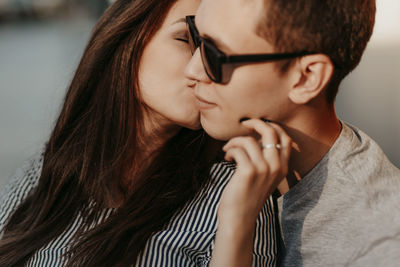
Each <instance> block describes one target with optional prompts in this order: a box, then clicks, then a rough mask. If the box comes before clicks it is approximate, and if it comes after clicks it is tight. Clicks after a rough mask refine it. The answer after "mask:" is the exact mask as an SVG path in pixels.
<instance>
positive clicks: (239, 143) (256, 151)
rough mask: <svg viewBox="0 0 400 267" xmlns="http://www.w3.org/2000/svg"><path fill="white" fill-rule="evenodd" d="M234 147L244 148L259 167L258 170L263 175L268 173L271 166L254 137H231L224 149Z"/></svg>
mask: <svg viewBox="0 0 400 267" xmlns="http://www.w3.org/2000/svg"><path fill="white" fill-rule="evenodd" d="M233 147H240V148H242V149H243V150H244V151H245V152H246V153H247V155H248V157H249V158H250V160H251V162H252V163H253V164H254V165H255V167H256V168H257V172H258V173H259V174H261V175H266V174H267V172H268V170H269V167H268V163H267V162H266V160H265V158H264V155H263V153H262V150H261V148H260V145H259V142H258V141H256V140H255V139H254V138H253V137H250V136H242V137H235V138H233V139H231V140H230V141H229V142H228V143H227V144H226V145H225V146H224V147H223V150H224V151H228V150H229V149H231V148H233Z"/></svg>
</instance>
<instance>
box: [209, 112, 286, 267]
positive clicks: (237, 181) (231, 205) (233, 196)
mask: <svg viewBox="0 0 400 267" xmlns="http://www.w3.org/2000/svg"><path fill="white" fill-rule="evenodd" d="M242 124H243V126H245V127H247V128H248V129H249V130H251V131H252V132H254V133H256V134H257V135H259V136H260V139H255V138H254V137H252V136H241V137H235V138H232V139H231V140H230V141H229V142H228V143H227V144H226V145H225V146H224V147H223V150H224V151H225V152H226V154H225V159H226V160H228V161H232V160H233V161H235V162H236V165H237V167H236V171H235V173H234V174H233V176H232V177H231V179H230V181H229V182H228V184H227V185H226V187H225V189H224V191H223V193H222V196H221V200H220V205H219V208H218V230H217V234H216V239H215V248H214V252H213V257H212V260H211V266H241V267H244V266H251V263H252V250H253V238H254V237H253V235H254V227H255V223H256V220H257V218H258V215H259V213H260V210H261V208H262V207H263V205H264V204H265V202H266V200H267V198H268V197H269V196H270V195H271V194H272V193H273V191H274V190H275V189H276V187H277V186H278V184H279V183H280V182H281V181H282V180H283V178H284V177H285V176H286V174H287V172H288V161H289V157H290V151H291V146H292V140H291V138H290V137H289V136H288V135H287V134H286V133H285V131H284V130H283V129H282V128H281V127H280V126H278V125H277V124H275V123H266V122H263V121H262V120H257V119H251V120H247V121H244V122H242ZM266 242H267V241H266Z"/></svg>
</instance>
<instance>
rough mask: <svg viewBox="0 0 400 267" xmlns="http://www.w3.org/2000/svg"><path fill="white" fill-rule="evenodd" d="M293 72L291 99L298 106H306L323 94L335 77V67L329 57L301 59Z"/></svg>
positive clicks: (318, 55)
mask: <svg viewBox="0 0 400 267" xmlns="http://www.w3.org/2000/svg"><path fill="white" fill-rule="evenodd" d="M293 71H294V72H295V75H294V76H293V77H295V78H294V80H293V81H294V82H293V86H292V88H291V90H290V92H289V98H290V100H291V101H293V102H294V103H296V104H306V103H308V102H310V101H311V100H312V99H314V98H315V97H317V96H318V95H320V94H321V93H322V91H323V90H324V88H325V86H326V85H327V84H328V83H329V81H330V79H331V77H332V75H333V71H334V66H333V63H332V61H331V60H330V58H329V57H328V56H326V55H324V54H315V55H308V56H304V57H302V58H300V59H299V60H298V62H297V64H296V65H295V67H294V69H293Z"/></svg>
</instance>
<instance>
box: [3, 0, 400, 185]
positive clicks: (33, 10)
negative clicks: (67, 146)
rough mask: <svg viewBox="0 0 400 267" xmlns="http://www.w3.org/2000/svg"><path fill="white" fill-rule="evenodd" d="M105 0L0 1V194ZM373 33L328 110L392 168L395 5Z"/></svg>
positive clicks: (381, 0)
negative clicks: (367, 137)
mask: <svg viewBox="0 0 400 267" xmlns="http://www.w3.org/2000/svg"><path fill="white" fill-rule="evenodd" d="M111 2H112V0H0V189H1V188H2V187H3V186H4V185H5V184H6V183H7V181H8V180H9V178H11V176H12V174H13V173H14V172H15V170H16V169H17V168H18V167H20V166H21V165H22V164H23V162H24V161H25V160H26V159H27V158H29V157H30V156H32V155H33V154H35V153H37V152H38V151H39V150H40V148H41V147H42V146H43V144H44V142H45V141H46V139H47V138H48V136H49V134H50V131H51V129H52V126H53V124H54V121H55V119H56V118H57V115H58V112H59V110H60V106H61V103H62V100H63V97H64V94H65V92H66V88H67V87H68V84H69V82H70V80H71V78H72V75H73V73H74V70H75V68H76V66H77V64H78V62H79V59H80V57H81V55H82V52H83V49H84V47H85V44H86V42H87V40H88V38H89V36H90V33H91V31H92V28H93V26H94V24H95V22H96V20H97V19H98V18H99V16H100V15H101V14H102V13H103V12H104V10H105V9H106V8H107V6H108V5H109V4H111ZM377 8H378V11H377V17H376V26H375V31H374V34H373V37H372V40H371V42H370V43H369V45H368V47H367V50H366V52H365V54H364V57H363V59H362V61H361V63H360V65H359V67H358V68H357V69H356V70H355V71H354V72H353V73H351V74H350V75H349V77H348V78H346V80H345V81H344V82H343V83H342V85H341V88H340V91H339V95H338V98H337V100H336V108H337V112H338V114H339V116H340V118H341V119H342V120H344V121H346V122H349V123H351V124H353V125H356V126H357V127H358V128H360V129H361V130H363V131H364V132H366V133H367V134H368V135H370V136H371V137H372V138H373V139H375V140H376V141H377V142H378V144H379V145H380V146H381V147H382V149H383V150H384V152H385V153H386V154H387V156H388V157H389V159H390V160H391V162H392V163H393V164H394V165H396V166H397V167H400V143H399V142H398V139H397V138H399V137H400V120H399V119H398V117H397V116H398V115H399V114H400V79H399V77H400V16H399V14H400V1H399V0H377Z"/></svg>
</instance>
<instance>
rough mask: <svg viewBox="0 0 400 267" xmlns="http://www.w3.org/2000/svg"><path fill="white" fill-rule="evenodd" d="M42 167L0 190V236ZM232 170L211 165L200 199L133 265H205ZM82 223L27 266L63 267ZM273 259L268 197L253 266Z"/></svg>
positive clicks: (31, 167)
mask: <svg viewBox="0 0 400 267" xmlns="http://www.w3.org/2000/svg"><path fill="white" fill-rule="evenodd" d="M42 163H43V156H42V155H38V156H36V157H34V158H33V159H32V160H31V161H29V162H27V163H26V164H25V165H24V166H23V167H22V168H21V169H18V170H17V173H16V174H15V176H14V177H13V178H12V180H11V181H10V183H9V184H8V185H7V186H6V187H5V188H4V189H2V190H1V193H0V237H1V235H2V229H3V227H4V224H5V222H6V220H7V218H8V216H9V215H10V214H11V213H12V212H13V211H14V210H15V209H16V207H17V206H18V205H19V204H20V203H21V202H22V201H23V200H24V199H25V198H26V197H27V195H28V194H29V192H30V191H31V190H32V189H34V188H35V187H36V186H37V184H38V179H39V176H40V173H41V168H42ZM234 170H235V168H234V165H233V164H232V163H227V162H221V163H218V164H215V165H214V166H213V168H212V170H211V176H212V179H213V180H214V183H210V184H209V185H208V186H206V187H204V189H203V190H202V194H200V195H199V197H197V198H195V199H193V200H192V201H190V202H189V203H187V205H186V206H185V207H184V208H183V209H182V210H181V211H179V212H178V213H176V214H175V215H174V216H173V218H172V219H171V221H170V223H169V224H168V225H167V227H166V228H165V229H163V230H162V231H159V232H157V233H155V234H153V235H152V236H151V237H150V239H149V240H148V242H147V244H146V247H145V248H144V251H143V254H142V255H141V256H140V258H139V259H138V261H137V263H136V266H151V267H153V266H165V267H166V266H177V267H181V266H208V265H209V262H210V259H211V253H212V250H213V247H214V238H215V233H216V229H217V208H218V204H219V200H220V197H221V193H222V190H223V189H224V187H225V185H226V183H227V182H228V180H229V178H230V177H231V176H232V174H233V173H234ZM111 213H112V210H111V209H105V210H104V212H103V214H102V216H101V217H100V218H99V221H98V223H101V222H103V221H104V220H105V219H106V218H107V217H108V216H109V215H110V214H111ZM81 224H82V218H81V217H80V216H79V215H78V216H77V217H76V218H75V220H74V222H73V224H71V225H70V226H69V227H68V228H67V229H66V230H65V231H64V233H63V234H62V235H60V236H59V237H57V238H56V239H54V240H53V241H51V242H50V243H49V244H47V245H46V246H45V247H43V248H41V249H40V250H38V251H37V252H36V253H35V254H34V255H33V256H32V258H31V259H30V260H29V261H28V263H27V266H30V267H31V266H35V267H37V266H40V267H43V266H46V267H47V266H49V267H50V266H51V267H53V266H63V265H64V260H65V258H63V257H62V255H63V254H64V253H65V252H66V251H67V250H68V246H69V245H70V242H71V238H72V237H73V235H74V233H75V232H76V230H77V229H78V228H79V227H80V226H81ZM276 258H277V245H276V233H275V216H274V209H273V203H272V199H268V201H267V202H266V203H265V205H264V207H263V208H262V210H261V212H260V214H259V217H258V219H257V222H256V228H255V238H254V249H253V266H276Z"/></svg>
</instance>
